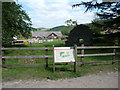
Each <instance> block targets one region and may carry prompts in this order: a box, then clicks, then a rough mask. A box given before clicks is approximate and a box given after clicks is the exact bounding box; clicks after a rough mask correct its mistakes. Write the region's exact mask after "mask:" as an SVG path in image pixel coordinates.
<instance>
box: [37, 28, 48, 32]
mask: <svg viewBox="0 0 120 90" xmlns="http://www.w3.org/2000/svg"><path fill="white" fill-rule="evenodd" d="M36 29H37V31H46V30H49V28H43V27H41V28H36Z"/></svg>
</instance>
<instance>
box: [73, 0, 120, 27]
mask: <svg viewBox="0 0 120 90" xmlns="http://www.w3.org/2000/svg"><path fill="white" fill-rule="evenodd" d="M80 5H84V6H85V7H86V10H85V12H87V11H88V10H93V9H97V11H96V14H97V15H98V16H99V17H100V19H104V20H107V21H106V22H105V23H104V24H105V25H104V26H106V27H109V28H118V27H120V23H119V21H120V2H102V3H97V2H93V1H91V2H81V3H80V4H75V5H73V7H79V6H80Z"/></svg>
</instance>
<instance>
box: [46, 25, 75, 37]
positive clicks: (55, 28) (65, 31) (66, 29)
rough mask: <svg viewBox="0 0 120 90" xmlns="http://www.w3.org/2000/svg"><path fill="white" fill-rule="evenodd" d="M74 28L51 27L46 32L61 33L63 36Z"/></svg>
mask: <svg viewBox="0 0 120 90" xmlns="http://www.w3.org/2000/svg"><path fill="white" fill-rule="evenodd" d="M73 28H74V26H64V25H62V26H57V27H53V28H51V29H49V30H47V31H61V32H62V34H63V35H68V34H69V32H70V31H71V30H72V29H73Z"/></svg>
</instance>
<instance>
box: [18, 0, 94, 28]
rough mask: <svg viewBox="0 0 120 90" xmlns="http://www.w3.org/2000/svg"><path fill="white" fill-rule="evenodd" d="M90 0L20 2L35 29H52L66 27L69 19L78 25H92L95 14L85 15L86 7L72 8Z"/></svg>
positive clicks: (31, 0)
mask: <svg viewBox="0 0 120 90" xmlns="http://www.w3.org/2000/svg"><path fill="white" fill-rule="evenodd" d="M81 1H90V0H18V3H19V4H21V5H22V6H23V9H24V10H25V11H26V12H27V13H28V15H29V17H30V18H31V21H32V24H33V27H36V28H38V27H45V28H52V27H55V26H60V25H65V21H66V20H68V19H72V20H77V22H78V24H84V23H90V22H91V21H92V20H93V19H94V18H95V16H94V13H93V12H87V13H84V11H85V8H84V7H78V8H72V5H73V4H77V3H80V2H81Z"/></svg>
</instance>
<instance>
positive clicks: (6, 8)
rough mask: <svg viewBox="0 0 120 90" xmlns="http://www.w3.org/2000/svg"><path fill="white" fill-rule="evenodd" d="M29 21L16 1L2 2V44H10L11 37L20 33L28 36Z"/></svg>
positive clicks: (29, 30)
mask: <svg viewBox="0 0 120 90" xmlns="http://www.w3.org/2000/svg"><path fill="white" fill-rule="evenodd" d="M31 25H32V24H31V21H30V18H29V16H28V15H27V13H26V12H25V11H24V10H23V9H22V6H21V5H19V4H17V3H16V2H3V3H2V46H11V43H12V41H13V37H14V36H17V35H22V36H23V37H26V38H28V37H29V36H30V33H31V30H32V28H31Z"/></svg>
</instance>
